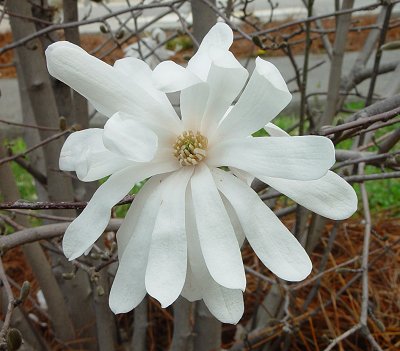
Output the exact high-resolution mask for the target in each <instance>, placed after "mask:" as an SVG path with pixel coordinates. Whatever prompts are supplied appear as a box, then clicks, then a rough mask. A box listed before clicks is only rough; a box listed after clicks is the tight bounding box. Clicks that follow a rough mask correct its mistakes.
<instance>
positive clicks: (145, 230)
mask: <svg viewBox="0 0 400 351" xmlns="http://www.w3.org/2000/svg"><path fill="white" fill-rule="evenodd" d="M160 181H161V179H160V177H153V178H151V179H150V180H149V181H148V182H147V183H146V184H145V187H146V189H145V188H143V189H142V191H143V190H144V193H142V197H141V199H140V200H139V201H138V202H137V205H136V206H131V207H130V209H129V211H128V213H127V214H126V218H125V220H124V222H123V223H122V225H121V227H120V229H119V230H118V232H117V240H118V254H119V267H118V271H117V274H116V276H115V279H114V282H113V285H112V287H111V292H110V299H109V304H110V308H111V310H112V311H113V312H114V313H126V312H129V311H130V310H132V309H133V308H135V307H136V306H137V305H138V304H139V303H140V302H141V301H142V300H143V298H144V297H145V295H146V287H145V272H146V267H147V260H148V255H149V250H150V243H151V233H152V232H153V228H154V223H155V220H156V216H157V212H158V208H159V207H160V204H161V192H160V187H161V186H160ZM142 191H141V192H142ZM141 192H140V193H141ZM140 193H139V194H140ZM144 195H146V196H144ZM142 200H144V201H142ZM138 203H141V204H142V205H143V208H138ZM138 212H139V213H138ZM125 245H126V247H125ZM124 253H125V254H124Z"/></svg>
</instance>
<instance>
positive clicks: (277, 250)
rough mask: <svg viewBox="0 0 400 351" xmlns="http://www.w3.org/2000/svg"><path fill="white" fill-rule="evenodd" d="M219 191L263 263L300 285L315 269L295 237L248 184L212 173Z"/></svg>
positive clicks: (228, 176) (279, 274) (228, 175)
mask: <svg viewBox="0 0 400 351" xmlns="http://www.w3.org/2000/svg"><path fill="white" fill-rule="evenodd" d="M213 175H214V178H215V181H216V184H217V186H218V189H219V190H220V191H221V192H222V193H223V194H224V195H225V196H226V197H227V199H228V200H229V201H230V203H231V204H232V206H233V208H234V209H235V211H236V214H237V216H238V218H239V220H240V223H241V224H242V227H243V230H244V231H245V233H246V237H247V239H248V241H249V243H250V245H251V247H252V248H253V249H254V251H255V253H256V254H257V256H258V257H259V258H260V260H261V261H262V262H263V263H264V264H265V266H267V267H268V269H270V270H271V271H272V272H273V273H275V274H276V275H277V276H278V277H280V278H282V279H285V280H289V281H299V280H303V279H304V278H306V277H307V276H308V275H309V274H310V272H311V269H312V264H311V261H310V258H309V257H308V255H307V253H306V251H305V250H304V248H303V247H302V246H301V245H300V243H299V242H298V241H297V240H296V238H295V237H294V236H293V234H292V233H290V231H289V230H288V229H287V228H286V227H285V226H284V225H283V224H282V223H281V222H280V220H279V219H278V218H277V217H276V216H275V214H274V213H273V212H272V211H271V210H270V209H269V208H268V206H266V205H265V204H264V203H263V202H262V201H261V200H260V198H259V197H258V195H257V194H256V193H255V192H254V191H253V190H252V189H250V188H249V187H248V186H246V184H244V183H243V182H241V181H240V180H238V179H237V178H235V177H233V176H232V175H230V174H229V173H227V172H224V171H221V170H219V169H214V170H213Z"/></svg>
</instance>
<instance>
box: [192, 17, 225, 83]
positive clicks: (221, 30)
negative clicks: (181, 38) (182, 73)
mask: <svg viewBox="0 0 400 351" xmlns="http://www.w3.org/2000/svg"><path fill="white" fill-rule="evenodd" d="M232 43H233V32H232V29H231V28H230V27H229V26H228V25H227V24H225V23H217V24H215V25H214V26H213V27H212V28H211V29H210V30H209V31H208V33H207V34H206V36H205V37H204V38H203V41H202V42H201V44H200V47H199V49H198V50H197V52H196V54H195V55H194V56H193V57H192V58H191V59H190V60H189V63H188V69H189V70H190V71H192V72H193V73H195V74H196V75H197V76H198V77H200V79H201V80H203V81H206V80H207V77H208V74H209V71H210V67H211V62H212V56H213V54H214V53H215V51H218V52H227V51H228V50H229V48H230V46H231V45H232Z"/></svg>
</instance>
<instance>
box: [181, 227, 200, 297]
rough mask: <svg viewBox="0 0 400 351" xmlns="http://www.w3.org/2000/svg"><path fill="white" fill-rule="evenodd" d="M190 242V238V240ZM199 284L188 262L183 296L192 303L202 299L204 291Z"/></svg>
mask: <svg viewBox="0 0 400 351" xmlns="http://www.w3.org/2000/svg"><path fill="white" fill-rule="evenodd" d="M186 228H187V226H186ZM188 240H189V238H188ZM199 283H200V282H198V281H197V280H196V278H195V276H194V275H193V272H192V268H191V266H190V263H189V261H188V266H187V271H186V279H185V285H184V286H183V289H182V292H181V295H182V296H183V297H184V298H185V299H186V300H188V301H190V302H194V301H197V300H201V299H202V293H201V291H202V289H201V287H200V285H199Z"/></svg>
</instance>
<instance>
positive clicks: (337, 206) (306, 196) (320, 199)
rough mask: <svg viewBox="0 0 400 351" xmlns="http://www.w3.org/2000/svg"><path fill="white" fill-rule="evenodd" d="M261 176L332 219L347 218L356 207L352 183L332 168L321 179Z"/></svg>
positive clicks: (277, 188)
mask: <svg viewBox="0 0 400 351" xmlns="http://www.w3.org/2000/svg"><path fill="white" fill-rule="evenodd" d="M259 179H260V180H262V181H263V182H265V183H267V184H268V185H270V186H272V187H273V188H274V189H276V190H278V191H279V192H281V193H283V194H285V195H287V196H288V197H290V198H291V199H292V200H294V201H296V202H297V203H298V204H300V205H302V206H304V207H305V208H308V209H309V210H311V211H313V212H315V213H318V214H320V215H321V216H324V217H327V218H330V219H335V220H341V219H346V218H349V217H350V216H351V215H352V214H353V213H354V212H355V211H356V210H357V204H358V200H357V195H356V193H355V191H354V189H353V187H352V186H351V185H350V184H349V183H347V182H346V181H345V180H344V179H343V178H341V177H340V176H338V175H337V174H336V173H334V172H331V171H328V173H327V174H326V175H325V176H323V177H322V178H320V179H316V180H309V181H298V180H288V179H281V178H271V177H260V178H259Z"/></svg>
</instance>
